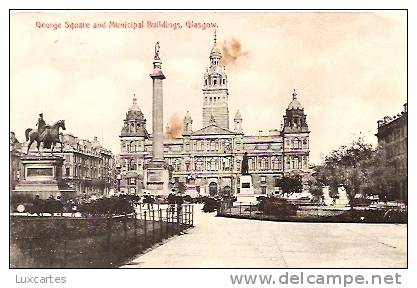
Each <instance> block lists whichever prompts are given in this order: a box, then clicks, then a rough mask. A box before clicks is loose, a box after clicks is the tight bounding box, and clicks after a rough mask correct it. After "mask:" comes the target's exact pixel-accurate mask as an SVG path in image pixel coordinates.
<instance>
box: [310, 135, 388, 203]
mask: <svg viewBox="0 0 417 288" xmlns="http://www.w3.org/2000/svg"><path fill="white" fill-rule="evenodd" d="M386 156H387V155H386V152H385V149H383V147H378V148H377V149H373V148H372V145H370V144H367V143H364V142H363V140H362V139H361V138H359V139H358V140H356V141H354V142H353V143H352V144H351V145H350V146H341V147H339V148H338V149H337V150H334V151H332V152H331V153H330V154H329V155H328V156H326V158H325V160H324V163H323V164H322V165H320V166H318V167H316V179H317V181H318V183H320V184H322V185H328V186H330V196H331V197H336V196H337V191H338V187H339V186H340V185H343V186H344V187H345V189H346V192H347V195H348V198H349V200H352V199H353V198H354V197H355V195H356V194H362V195H369V194H380V195H386V194H387V195H391V194H392V191H393V187H392V180H390V179H391V178H392V175H393V173H395V171H393V165H392V164H390V163H389V161H387V157H386ZM383 197H385V196H383Z"/></svg>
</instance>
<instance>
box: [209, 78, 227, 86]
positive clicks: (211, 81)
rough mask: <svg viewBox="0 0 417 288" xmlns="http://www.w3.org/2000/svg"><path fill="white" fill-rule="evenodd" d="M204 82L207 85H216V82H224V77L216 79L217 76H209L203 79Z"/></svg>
mask: <svg viewBox="0 0 417 288" xmlns="http://www.w3.org/2000/svg"><path fill="white" fill-rule="evenodd" d="M204 84H205V85H206V86H207V85H217V84H223V85H225V84H226V79H224V78H223V79H217V78H209V79H206V80H204Z"/></svg>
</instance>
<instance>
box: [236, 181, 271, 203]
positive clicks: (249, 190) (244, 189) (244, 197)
mask: <svg viewBox="0 0 417 288" xmlns="http://www.w3.org/2000/svg"><path fill="white" fill-rule="evenodd" d="M235 196H236V199H237V200H236V202H234V203H233V204H234V205H239V204H240V205H242V204H243V205H245V204H247V205H249V204H250V203H252V204H256V203H258V201H257V200H256V198H257V197H259V196H266V195H265V194H255V190H254V189H253V183H252V176H251V175H242V176H240V193H238V194H236V195H235Z"/></svg>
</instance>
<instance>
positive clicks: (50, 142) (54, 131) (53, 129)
mask: <svg viewBox="0 0 417 288" xmlns="http://www.w3.org/2000/svg"><path fill="white" fill-rule="evenodd" d="M59 128H62V130H65V120H59V121H57V122H55V124H54V125H52V126H45V130H44V131H43V132H42V133H41V135H39V132H38V131H37V130H33V129H32V128H28V129H26V131H25V136H26V141H29V145H28V149H27V152H26V154H29V149H30V146H32V143H33V142H34V141H35V140H36V143H37V145H36V147H37V148H38V152H39V155H40V154H41V151H40V149H39V147H40V145H41V142H42V143H43V146H44V148H51V154H52V153H53V151H54V148H55V145H56V143H60V144H61V152H62V150H63V146H62V142H61V140H60V139H59ZM32 130H33V131H32Z"/></svg>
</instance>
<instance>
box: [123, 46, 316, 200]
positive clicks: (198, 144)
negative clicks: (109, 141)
mask: <svg viewBox="0 0 417 288" xmlns="http://www.w3.org/2000/svg"><path fill="white" fill-rule="evenodd" d="M209 58H210V64H209V67H208V68H207V69H206V72H205V74H204V78H203V89H202V92H203V93H202V94H203V95H202V103H203V105H202V120H203V121H202V122H203V127H202V128H201V129H198V130H194V129H193V125H192V124H193V120H192V117H191V114H190V112H187V114H186V115H185V117H184V120H183V125H182V131H177V132H179V133H172V131H170V133H167V134H166V138H165V141H164V158H165V161H166V162H167V163H168V164H169V165H170V170H171V173H170V174H171V177H170V178H171V185H172V186H176V187H178V186H185V187H188V188H190V187H192V188H193V189H195V190H196V191H197V192H198V193H199V194H201V195H217V194H222V193H224V194H228V193H238V192H239V188H238V187H239V184H240V183H239V179H240V170H241V167H240V166H241V161H242V158H243V154H244V153H245V152H247V153H248V157H249V158H248V164H249V173H250V174H251V175H252V177H253V183H254V189H255V192H256V193H258V194H260V193H267V194H273V193H275V192H278V191H279V188H278V187H277V183H276V182H277V179H279V178H281V177H283V176H284V175H285V176H290V175H299V176H300V177H302V178H303V179H305V178H307V177H305V176H307V175H309V173H310V169H309V152H310V150H309V133H310V131H309V129H308V125H307V120H306V114H305V113H304V108H303V107H302V105H301V103H300V102H299V100H298V98H297V93H295V91H294V93H293V95H292V98H293V99H292V100H291V102H290V104H289V105H288V108H287V109H286V113H285V115H284V119H283V120H284V121H283V125H282V127H281V129H275V130H269V131H262V130H260V131H259V133H258V134H257V135H245V134H244V132H243V118H242V115H241V113H240V112H239V110H238V111H236V113H235V115H234V119H233V124H234V125H233V130H229V108H228V97H229V91H228V88H227V84H228V79H227V75H226V72H225V67H224V66H223V65H222V64H221V63H222V62H221V59H222V54H221V52H220V49H219V48H218V46H217V43H216V38H215V40H214V45H213V48H212V49H211V52H210V57H209ZM277 114H278V113H277ZM276 121H277V123H279V122H280V119H279V118H277V119H276ZM168 130H169V127H168V128H167V131H168ZM119 137H120V145H121V150H120V155H119V161H120V162H119V165H120V175H121V180H120V182H121V185H120V187H121V190H122V191H123V192H127V193H131V194H140V193H142V192H141V191H142V189H143V187H145V186H146V185H144V184H145V182H146V179H145V177H144V167H146V165H147V163H149V161H150V160H151V158H152V137H151V135H149V134H148V132H147V130H146V119H145V117H144V115H143V113H142V112H141V110H140V108H139V106H138V103H137V98H136V96H134V97H133V103H132V106H131V107H130V108H129V110H128V112H127V113H126V117H125V119H124V120H123V127H122V130H121V134H120V136H119Z"/></svg>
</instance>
